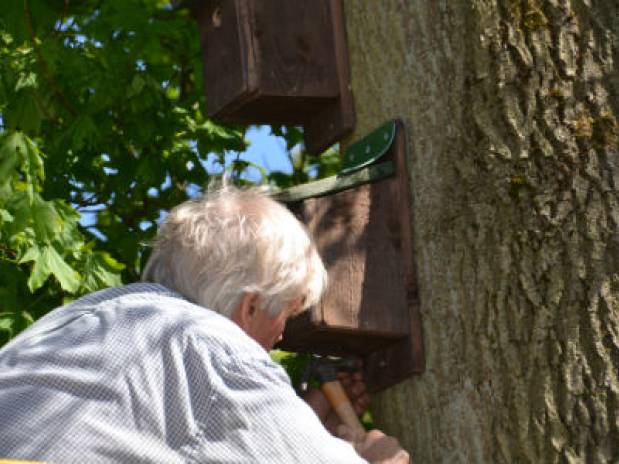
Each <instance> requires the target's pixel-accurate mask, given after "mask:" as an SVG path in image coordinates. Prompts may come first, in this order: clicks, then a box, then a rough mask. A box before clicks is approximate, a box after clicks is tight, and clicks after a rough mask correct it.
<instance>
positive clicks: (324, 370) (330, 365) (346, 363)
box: [301, 358, 366, 437]
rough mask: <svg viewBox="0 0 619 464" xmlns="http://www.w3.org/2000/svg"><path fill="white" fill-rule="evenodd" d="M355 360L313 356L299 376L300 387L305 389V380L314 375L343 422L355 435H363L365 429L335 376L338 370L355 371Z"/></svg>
mask: <svg viewBox="0 0 619 464" xmlns="http://www.w3.org/2000/svg"><path fill="white" fill-rule="evenodd" d="M355 370H357V366H356V362H355V360H353V359H339V360H333V359H328V358H315V359H314V360H313V361H312V362H311V363H310V364H309V366H308V367H307V369H306V370H305V371H304V373H303V376H302V377H301V388H302V389H307V382H308V381H309V379H310V378H311V377H315V378H317V379H318V381H319V382H320V384H321V385H320V389H321V391H322V393H323V394H324V395H325V397H326V398H327V400H328V401H329V404H331V407H332V408H333V409H334V410H335V412H336V414H337V415H338V417H339V418H340V420H341V421H342V423H343V424H345V425H347V426H348V427H350V428H351V429H352V430H353V432H354V434H355V436H358V437H362V436H364V435H365V433H366V432H365V429H364V428H363V425H361V421H360V420H359V417H357V413H356V412H355V410H354V409H353V407H352V404H351V403H350V399H349V398H348V395H346V392H345V391H344V388H343V387H342V384H341V383H340V381H339V380H338V378H337V373H338V371H355Z"/></svg>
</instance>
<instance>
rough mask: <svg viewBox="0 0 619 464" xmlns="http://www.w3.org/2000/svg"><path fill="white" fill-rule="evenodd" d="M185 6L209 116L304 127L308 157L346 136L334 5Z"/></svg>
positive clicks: (207, 0) (348, 105) (337, 6)
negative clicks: (196, 35)
mask: <svg viewBox="0 0 619 464" xmlns="http://www.w3.org/2000/svg"><path fill="white" fill-rule="evenodd" d="M192 7H193V11H194V14H195V16H196V18H197V20H198V28H199V31H200V42H201V47H202V53H203V63H204V76H205V78H204V86H205V92H206V100H207V111H208V115H209V117H211V118H213V119H215V120H219V121H222V122H231V123H243V124H284V125H295V126H303V128H304V133H305V145H306V148H307V150H308V151H309V152H310V153H320V152H322V151H324V150H325V149H327V148H328V147H329V146H331V145H332V144H334V143H336V142H337V141H338V140H340V139H341V138H342V137H344V136H345V135H348V134H349V133H350V132H351V131H352V128H353V126H354V110H353V103H352V94H351V90H350V78H349V69H348V52H347V48H346V37H345V32H344V21H343V16H342V5H341V1H340V0H311V1H294V0H268V1H264V0H262V1H261V0H204V1H201V2H192Z"/></svg>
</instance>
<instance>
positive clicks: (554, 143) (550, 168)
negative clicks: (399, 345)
mask: <svg viewBox="0 0 619 464" xmlns="http://www.w3.org/2000/svg"><path fill="white" fill-rule="evenodd" d="M345 13H346V23H347V33H348V43H349V48H350V60H351V72H352V79H353V92H354V95H355V105H356V111H357V118H358V119H357V128H356V132H355V134H354V136H353V138H352V139H353V140H354V139H357V138H359V137H361V136H363V135H365V134H366V133H368V132H369V131H371V130H372V129H373V128H376V127H377V126H379V125H380V124H381V123H383V122H384V121H385V120H387V119H389V118H396V117H398V118H402V119H403V120H404V122H405V124H406V126H407V130H408V137H409V150H410V153H409V156H410V158H409V160H410V171H411V176H412V190H413V204H414V211H413V215H414V218H415V219H414V224H413V227H414V230H415V244H414V246H415V252H416V256H415V265H416V268H417V272H418V284H419V290H420V301H421V314H422V318H423V333H424V343H425V350H426V361H427V371H426V372H425V373H424V374H423V375H422V376H420V377H417V378H413V379H411V380H408V381H406V382H404V383H402V384H400V385H397V386H396V387H394V388H391V389H389V390H388V391H385V392H383V393H381V394H379V395H378V396H376V397H375V398H374V404H373V409H374V412H375V420H376V422H377V426H378V427H380V428H383V429H384V430H385V431H386V432H388V433H391V434H394V435H396V436H397V437H398V438H400V440H401V441H402V443H403V444H404V445H405V447H406V448H407V449H409V450H410V451H411V454H412V456H413V458H414V460H415V462H417V463H437V462H449V463H452V462H454V463H458V462H462V463H473V462H483V463H521V462H522V463H527V462H531V463H538V462H544V463H554V462H557V463H564V462H566V463H579V462H583V463H584V462H592V463H598V462H599V463H606V462H615V463H616V462H619V378H618V377H619V233H618V229H619V195H618V192H617V185H619V153H618V145H619V143H618V142H619V125H618V123H617V118H618V116H619V69H618V66H619V3H618V2H617V0H582V1H576V0H572V1H569V0H547V1H543V0H539V1H537V0H519V1H517V0H504V1H496V0H432V1H428V0H381V1H380V2H378V1H375V0H346V1H345Z"/></svg>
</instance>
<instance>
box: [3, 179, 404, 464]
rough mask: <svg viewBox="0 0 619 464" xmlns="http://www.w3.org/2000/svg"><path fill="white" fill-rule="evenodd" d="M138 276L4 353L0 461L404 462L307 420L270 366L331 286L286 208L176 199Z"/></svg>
mask: <svg viewBox="0 0 619 464" xmlns="http://www.w3.org/2000/svg"><path fill="white" fill-rule="evenodd" d="M142 280H143V283H138V284H132V285H128V286H125V287H120V288H111V289H107V290H103V291H100V292H97V293H94V294H91V295H87V296H85V297H83V298H81V299H79V300H77V301H75V302H74V303H72V304H70V305H68V306H65V307H62V308H58V309H56V310H54V311H52V312H51V313H49V314H48V315H46V316H45V317H43V318H42V319H40V320H39V321H37V322H36V323H35V324H34V325H33V326H32V327H30V328H29V329H28V330H26V331H25V332H24V333H22V334H20V335H19V336H18V337H16V338H15V339H14V340H13V341H11V342H10V343H9V344H8V345H7V346H6V347H4V348H3V349H2V350H0V458H2V457H10V458H19V459H38V460H44V461H49V462H58V463H70V462H88V463H94V462H121V463H124V462H127V463H134V462H162V463H173V462H228V463H241V462H252V463H287V464H288V463H319V462H325V463H354V462H367V461H366V459H367V460H370V461H371V462H394V463H396V462H397V463H399V462H408V455H407V454H406V452H404V451H403V450H402V449H401V448H400V447H399V446H398V444H397V441H396V440H394V439H393V438H390V437H386V436H385V435H383V434H382V433H380V432H378V431H373V432H370V433H369V434H367V435H366V436H365V437H362V438H361V439H360V440H357V442H356V443H353V445H354V447H353V446H351V444H350V443H348V442H346V441H344V440H341V439H339V438H336V437H335V436H333V435H332V434H330V433H329V432H328V431H327V429H326V428H325V427H324V426H323V424H322V423H321V419H322V420H324V421H327V418H328V416H329V407H328V406H327V405H326V401H325V400H324V398H322V397H321V396H320V394H318V393H316V392H314V393H313V396H312V397H311V401H310V404H312V406H313V407H314V409H315V410H316V412H315V411H314V410H313V409H312V408H311V407H309V406H308V404H307V403H305V402H304V401H303V400H301V399H300V398H298V397H297V396H296V394H295V392H294V390H293V389H292V388H291V386H290V383H289V380H288V378H287V375H286V373H285V372H284V371H283V370H282V368H281V367H280V366H278V365H277V364H275V363H273V362H272V361H271V359H270V358H269V355H268V350H270V349H271V348H272V347H273V345H274V344H275V343H276V342H277V341H278V340H280V339H281V336H282V332H283V330H284V326H285V323H286V320H287V319H288V318H290V317H291V316H293V315H295V314H297V313H299V312H300V311H303V310H304V309H305V308H307V307H309V306H311V305H313V304H315V303H316V302H317V301H318V299H319V298H320V296H321V294H322V292H323V290H324V288H325V285H326V272H325V269H324V267H323V264H322V262H321V260H320V257H319V256H318V254H317V252H316V249H315V247H314V245H313V244H312V242H311V240H310V238H309V237H308V235H307V233H306V231H305V230H304V228H303V226H302V225H301V224H300V223H299V222H298V221H297V220H296V219H295V218H294V217H293V216H292V215H291V214H290V213H289V212H288V211H287V210H286V209H285V208H284V207H283V206H281V205H279V204H278V203H276V202H274V201H273V200H271V199H270V198H268V197H266V196H264V195H262V194H261V193H259V192H257V191H256V190H248V191H241V190H237V189H233V188H230V187H226V188H222V189H220V190H218V191H214V192H211V193H209V195H208V196H207V197H204V198H201V199H197V200H191V201H188V202H186V203H183V204H182V205H180V206H178V207H177V208H175V209H174V210H173V211H172V212H171V213H170V214H169V215H168V216H167V218H166V219H165V221H164V222H163V224H162V225H161V227H160V229H159V233H158V236H157V240H156V243H155V247H154V250H153V253H152V255H151V257H150V260H149V261H148V264H147V265H146V267H145V269H144V273H143V279H142ZM350 387H351V388H350V390H351V391H352V392H353V393H356V396H355V398H356V403H357V405H358V406H359V405H362V404H363V403H364V402H365V401H366V399H365V395H363V392H362V389H360V388H359V387H360V382H359V381H354V380H353V381H352V382H351V383H350ZM340 432H341V433H342V434H343V435H344V436H346V435H347V431H346V430H340ZM355 450H356V451H355Z"/></svg>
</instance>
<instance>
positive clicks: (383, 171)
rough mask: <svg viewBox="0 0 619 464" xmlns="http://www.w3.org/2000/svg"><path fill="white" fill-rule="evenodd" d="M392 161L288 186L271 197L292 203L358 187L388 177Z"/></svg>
mask: <svg viewBox="0 0 619 464" xmlns="http://www.w3.org/2000/svg"><path fill="white" fill-rule="evenodd" d="M394 172H395V171H394V167H393V163H392V162H391V161H387V162H384V163H380V164H375V165H373V166H368V167H367V168H364V169H361V170H359V171H356V172H354V173H352V174H348V175H346V176H331V177H327V178H325V179H320V180H317V181H315V182H309V183H307V184H303V185H297V186H295V187H290V188H288V189H286V190H282V191H281V192H277V193H274V194H273V198H274V199H275V200H277V201H281V202H282V203H294V202H297V201H302V200H305V199H307V198H314V197H321V196H326V195H332V194H334V193H337V192H341V191H343V190H347V189H351V188H354V187H359V186H361V185H364V184H368V183H371V182H377V181H379V180H382V179H386V178H387V177H390V176H392V175H393V173H394Z"/></svg>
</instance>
